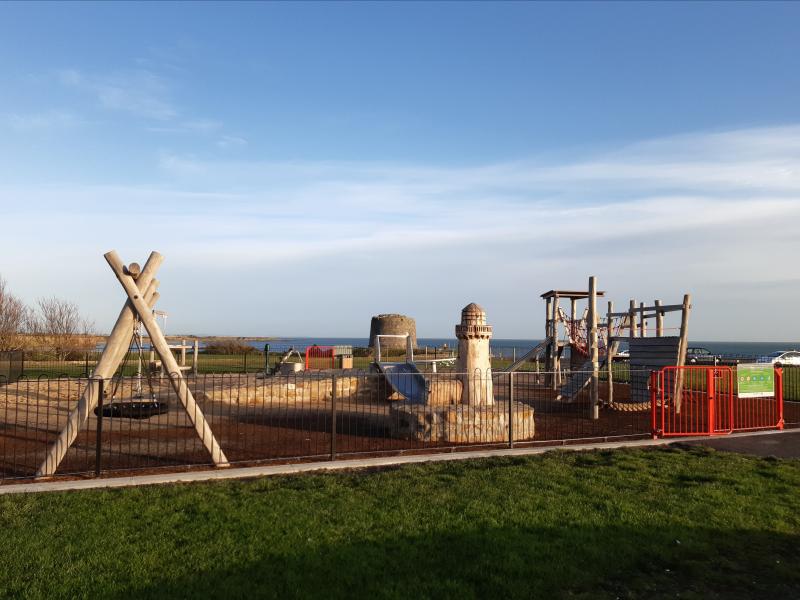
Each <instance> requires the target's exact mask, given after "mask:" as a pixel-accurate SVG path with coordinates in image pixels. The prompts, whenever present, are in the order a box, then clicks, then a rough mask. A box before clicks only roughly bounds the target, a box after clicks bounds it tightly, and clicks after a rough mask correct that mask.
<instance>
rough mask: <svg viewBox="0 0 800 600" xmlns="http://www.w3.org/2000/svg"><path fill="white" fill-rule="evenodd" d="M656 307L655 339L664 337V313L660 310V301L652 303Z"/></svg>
mask: <svg viewBox="0 0 800 600" xmlns="http://www.w3.org/2000/svg"><path fill="white" fill-rule="evenodd" d="M654 305H655V307H656V337H664V311H662V310H661V300H656V301H655V302H654Z"/></svg>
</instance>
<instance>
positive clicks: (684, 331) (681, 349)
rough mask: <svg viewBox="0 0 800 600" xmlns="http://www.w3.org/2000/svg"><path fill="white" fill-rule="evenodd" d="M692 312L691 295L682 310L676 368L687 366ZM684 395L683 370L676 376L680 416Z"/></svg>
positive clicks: (677, 409)
mask: <svg viewBox="0 0 800 600" xmlns="http://www.w3.org/2000/svg"><path fill="white" fill-rule="evenodd" d="M691 310H692V297H691V295H689V294H684V296H683V307H682V309H681V337H680V340H679V342H678V360H677V361H676V363H675V364H676V366H678V367H682V366H684V365H685V364H686V351H687V349H688V345H689V312H690V311H691ZM682 395H683V369H678V372H677V374H676V376H675V412H676V413H678V414H680V412H681V401H682Z"/></svg>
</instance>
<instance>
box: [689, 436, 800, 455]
mask: <svg viewBox="0 0 800 600" xmlns="http://www.w3.org/2000/svg"><path fill="white" fill-rule="evenodd" d="M769 433H770V434H772V435H744V434H739V435H726V436H724V437H713V438H705V439H700V440H697V439H693V440H691V441H686V442H678V443H683V444H685V445H689V446H708V447H709V448H714V449H716V450H724V451H727V452H740V453H742V454H753V455H755V456H775V457H777V458H800V431H798V430H792V431H783V432H779V431H775V432H772V431H771V432H769Z"/></svg>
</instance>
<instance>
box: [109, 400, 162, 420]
mask: <svg viewBox="0 0 800 600" xmlns="http://www.w3.org/2000/svg"><path fill="white" fill-rule="evenodd" d="M168 412H169V404H168V403H167V402H162V401H160V400H137V401H135V402H111V403H110V404H105V405H103V408H102V414H103V416H104V417H109V418H112V419H113V418H117V419H149V418H150V417H155V416H156V415H164V414H166V413H168ZM100 413H101V409H100V407H99V406H96V407H95V409H94V414H95V416H96V417H99V416H100Z"/></svg>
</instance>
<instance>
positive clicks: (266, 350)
mask: <svg viewBox="0 0 800 600" xmlns="http://www.w3.org/2000/svg"><path fill="white" fill-rule="evenodd" d="M264 373H269V344H264Z"/></svg>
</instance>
